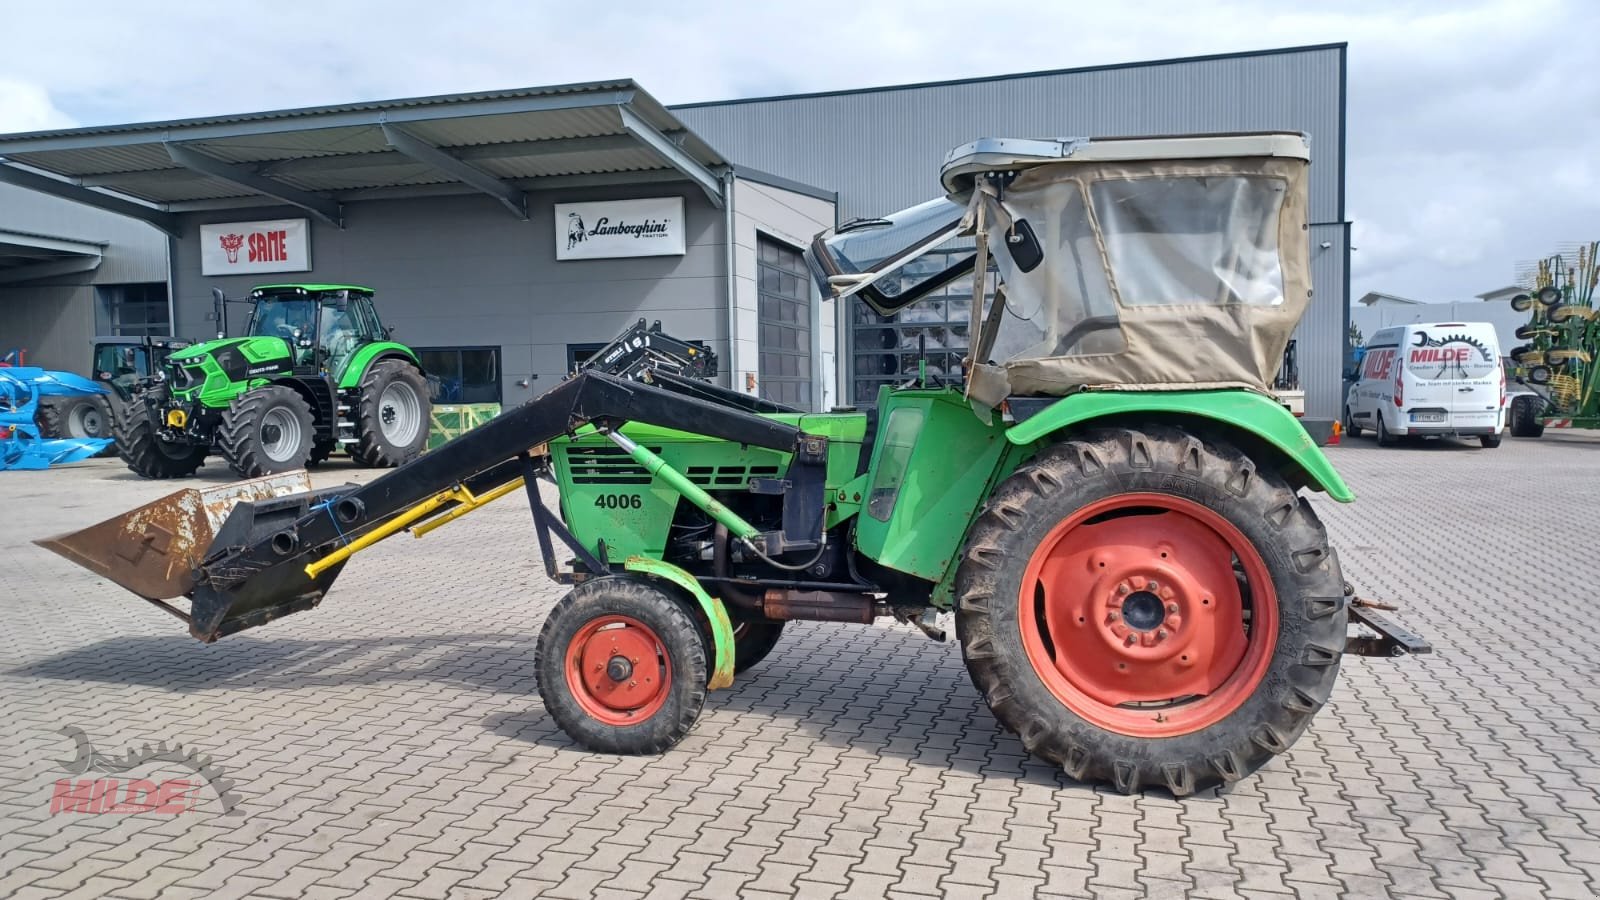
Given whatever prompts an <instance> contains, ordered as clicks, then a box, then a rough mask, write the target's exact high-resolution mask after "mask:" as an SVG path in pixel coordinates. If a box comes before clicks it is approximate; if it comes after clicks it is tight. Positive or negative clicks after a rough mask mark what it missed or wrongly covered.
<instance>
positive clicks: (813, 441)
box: [41, 371, 826, 641]
mask: <svg viewBox="0 0 1600 900" xmlns="http://www.w3.org/2000/svg"><path fill="white" fill-rule="evenodd" d="M626 422H639V423H644V424H650V425H656V426H660V427H665V428H672V429H676V430H680V431H685V432H691V433H694V434H701V435H706V436H709V437H715V438H720V439H722V440H727V441H732V442H736V443H741V444H748V445H751V446H756V447H764V448H767V449H771V450H776V451H779V452H782V453H786V454H791V455H792V456H793V460H794V465H819V464H820V460H822V459H825V457H826V439H824V438H821V437H816V436H808V435H803V434H802V432H801V431H800V429H798V428H796V427H794V426H793V425H789V424H787V423H784V422H779V421H775V420H773V419H769V418H765V417H763V416H759V415H756V414H753V413H751V412H747V411H745V410H742V409H738V408H734V407H730V406H727V405H722V404H718V403H715V402H711V401H709V400H704V399H699V398H697V397H692V396H685V395H683V394H679V393H675V392H673V391H670V390H667V389H664V388H662V387H656V386H653V385H649V384H640V383H638V382H630V381H627V380H624V379H621V378H617V377H615V376H612V375H607V374H603V373H599V372H593V371H586V372H580V373H578V374H577V375H574V376H573V377H572V378H570V379H568V380H567V381H564V382H562V383H561V384H559V385H557V386H556V387H554V388H553V389H551V390H550V391H548V392H546V393H545V394H543V395H541V396H539V397H537V398H535V399H533V400H530V401H528V402H527V403H524V404H522V405H521V406H519V407H516V408H514V409H512V410H510V411H508V412H506V413H504V414H503V415H501V416H499V417H497V418H495V419H493V420H491V421H489V422H488V423H486V424H484V425H482V426H479V427H478V428H475V429H473V430H472V431H469V432H467V433H466V434H464V435H462V436H461V437H458V438H456V439H455V440H453V441H450V442H448V443H446V444H445V445H443V446H442V447H439V448H437V449H435V450H432V451H430V452H429V453H427V454H425V455H423V456H422V457H419V458H418V459H416V460H415V461H413V462H410V463H407V464H406V465H403V466H401V467H399V468H397V469H395V470H394V471H392V472H389V473H388V474H386V475H384V476H383V477H381V478H378V479H376V480H374V481H372V482H371V483H369V484H366V485H360V486H351V487H349V488H335V489H331V490H324V491H320V492H311V493H302V494H295V495H291V496H287V497H278V498H274V499H263V500H259V501H256V502H245V503H239V504H238V505H237V506H235V507H234V508H233V511H232V512H231V514H229V515H228V517H227V519H226V520H225V521H223V523H222V525H221V527H220V528H218V529H217V531H216V533H215V536H214V538H212V540H211V541H210V543H209V546H208V547H205V548H203V549H200V548H196V549H195V555H194V557H193V558H177V557H176V556H172V555H168V554H167V553H166V550H167V548H168V547H176V546H178V545H179V544H181V542H171V541H168V540H166V539H164V538H163V537H162V534H163V533H164V534H168V535H170V534H171V533H173V532H174V531H175V530H176V529H172V528H168V529H165V530H162V529H161V528H160V527H159V526H157V528H156V530H155V531H152V530H151V523H150V522H148V521H146V520H145V518H144V517H142V516H141V514H142V513H143V511H142V510H136V511H135V512H134V513H130V514H128V515H126V516H123V517H119V519H118V520H112V521H111V522H108V523H102V524H101V525H97V526H92V527H91V528H89V529H86V530H85V531H83V532H78V533H76V534H72V535H64V536H61V537H58V538H52V539H49V540H48V541H42V542H41V543H42V544H43V545H44V546H46V547H48V548H50V549H52V550H55V551H56V552H59V553H62V554H63V555H66V556H68V558H70V559H73V560H74V561H75V562H79V563H80V564H85V565H90V563H88V562H86V560H89V559H92V560H93V561H94V564H92V565H90V567H91V568H93V569H94V570H95V571H97V572H99V573H100V574H102V575H104V576H106V577H108V578H110V579H112V580H113V581H116V582H117V583H119V584H122V585H123V586H124V587H128V588H129V589H130V590H133V591H134V592H135V593H139V594H140V595H141V596H144V597H145V598H146V599H149V600H152V601H160V600H163V599H169V598H172V597H177V596H187V597H188V598H189V599H190V600H191V601H192V604H191V607H190V612H189V613H188V614H187V616H184V614H183V613H181V612H180V611H179V610H177V609H176V608H175V607H170V606H169V607H166V608H167V609H168V611H170V612H174V613H176V614H178V615H180V616H181V617H185V618H187V619H188V621H189V626H190V632H191V633H192V634H193V635H194V636H195V637H197V638H200V639H201V640H204V641H212V640H215V639H217V638H218V637H220V636H222V635H225V634H230V633H233V632H235V631H239V630H241V629H243V628H249V627H253V626H255V625H260V624H264V623H265V622H268V621H271V620H272V619H274V618H277V617H279V616H282V615H287V614H289V613H292V612H296V611H299V610H302V609H308V608H310V607H312V606H315V605H316V604H317V603H318V602H320V600H321V598H322V596H323V595H324V594H325V593H326V592H327V590H328V588H329V586H330V585H331V584H332V582H333V580H334V579H335V578H336V577H337V576H338V574H339V571H340V569H341V568H342V565H343V559H342V556H347V555H348V552H346V553H343V554H340V555H341V558H340V559H339V560H338V561H331V562H330V563H329V564H327V565H318V562H319V561H320V560H322V559H323V558H324V557H329V556H333V555H335V554H337V553H338V551H340V549H341V548H345V547H348V546H349V545H351V544H352V543H354V542H356V541H360V540H361V539H362V538H363V536H367V535H375V534H377V532H380V531H381V532H383V533H382V534H377V536H378V537H380V538H381V537H383V536H387V535H388V534H390V533H393V532H395V531H398V530H400V527H405V526H409V525H410V524H412V523H417V524H424V520H426V519H428V518H430V517H434V516H442V515H449V514H450V512H451V511H452V509H453V508H455V507H457V506H459V505H461V504H463V503H465V504H467V505H472V506H476V505H478V504H479V503H481V502H487V500H486V499H485V498H488V499H492V497H493V496H499V495H500V494H503V493H508V492H509V491H508V490H506V487H505V486H506V485H508V484H512V483H515V482H516V481H517V480H518V479H523V478H526V477H527V475H528V474H529V473H530V471H531V465H532V459H531V456H530V451H531V450H532V449H533V448H534V447H536V446H538V445H539V444H543V443H545V442H547V441H549V440H551V439H552V438H555V437H558V436H560V435H563V434H569V433H571V432H572V431H574V430H576V429H577V428H579V427H581V426H584V425H594V426H596V427H598V428H600V429H602V430H607V431H613V430H615V429H616V428H618V427H620V426H621V425H622V424H624V423H626ZM806 480H807V481H809V480H810V479H806ZM820 483H821V482H820V480H818V481H817V484H818V485H820ZM528 488H529V490H530V492H531V491H534V490H536V488H535V487H534V486H533V485H532V484H531V483H529V484H528ZM441 495H443V496H441ZM686 496H688V495H686ZM688 499H689V500H690V502H698V501H697V500H696V498H695V497H692V496H690V497H688ZM816 505H817V506H818V508H819V509H820V506H821V503H820V498H817V504H816ZM419 508H421V509H422V514H420V515H410V516H408V515H407V513H408V511H412V512H415V511H416V510H418V509H419ZM401 518H404V519H405V521H404V524H403V525H402V526H400V527H395V528H386V525H387V524H393V523H391V520H398V519H401ZM119 520H121V521H119ZM135 520H138V521H135ZM426 524H431V523H426ZM129 528H134V529H136V530H139V531H138V533H137V534H130V535H129V537H130V539H131V543H130V544H128V545H126V546H120V547H118V548H116V550H115V552H111V548H107V547H104V546H95V544H96V542H97V541H100V542H101V543H103V538H100V537H97V536H96V535H97V534H98V535H104V534H106V533H108V532H126V531H128V530H129ZM751 530H753V529H751ZM158 532H159V533H158ZM130 547H132V548H134V552H130V550H129V548H130ZM156 568H159V569H161V570H162V571H163V572H165V573H174V572H176V573H182V572H185V571H188V572H189V573H190V575H189V577H187V578H186V577H184V576H183V575H181V574H178V575H177V576H176V577H175V578H169V579H167V580H165V581H162V582H161V587H160V588H159V589H157V590H154V591H153V590H151V588H150V587H149V585H150V584H152V581H151V579H150V578H149V577H148V575H149V573H148V572H147V571H146V570H150V569H156ZM308 570H309V571H308ZM155 593H159V594H161V595H162V596H160V597H158V596H153V594H155ZM163 605H164V604H163Z"/></svg>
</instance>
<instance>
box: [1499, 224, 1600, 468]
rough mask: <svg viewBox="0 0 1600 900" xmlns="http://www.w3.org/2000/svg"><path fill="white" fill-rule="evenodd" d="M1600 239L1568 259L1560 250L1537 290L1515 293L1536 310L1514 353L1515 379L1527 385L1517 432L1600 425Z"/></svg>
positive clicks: (1515, 417) (1516, 411)
mask: <svg viewBox="0 0 1600 900" xmlns="http://www.w3.org/2000/svg"><path fill="white" fill-rule="evenodd" d="M1597 254H1600V241H1596V242H1593V243H1589V244H1586V245H1583V246H1581V247H1579V248H1578V252H1577V258H1576V261H1575V262H1573V263H1571V264H1569V263H1568V261H1567V260H1566V259H1564V258H1563V257H1562V256H1560V255H1556V256H1552V257H1550V258H1548V259H1545V260H1541V261H1540V262H1539V266H1538V270H1537V272H1536V274H1535V276H1534V278H1535V281H1534V287H1533V290H1532V291H1531V292H1529V293H1526V294H1518V295H1517V296H1515V297H1513V298H1511V306H1512V308H1513V309H1515V310H1517V311H1518V312H1530V313H1531V316H1530V317H1529V320H1528V323H1527V324H1526V325H1523V326H1521V327H1520V328H1518V329H1517V337H1518V338H1519V339H1520V340H1524V341H1526V342H1527V343H1525V344H1521V345H1519V346H1517V347H1515V348H1514V349H1512V351H1511V353H1510V357H1511V363H1512V365H1513V369H1512V373H1511V374H1512V378H1513V379H1514V380H1515V381H1517V382H1519V383H1521V384H1522V385H1524V386H1525V387H1526V388H1528V390H1525V391H1523V392H1521V393H1519V394H1517V395H1516V396H1514V397H1513V398H1512V400H1511V408H1510V409H1509V410H1508V411H1507V420H1508V423H1509V426H1510V429H1511V433H1512V434H1513V435H1515V436H1517V437H1539V436H1540V435H1542V434H1543V433H1544V430H1545V429H1546V428H1600V365H1597V361H1600V309H1596V307H1595V289H1596V287H1597V286H1600V260H1597V259H1596V255H1597Z"/></svg>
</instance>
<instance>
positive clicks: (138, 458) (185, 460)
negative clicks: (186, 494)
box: [111, 401, 207, 478]
mask: <svg viewBox="0 0 1600 900" xmlns="http://www.w3.org/2000/svg"><path fill="white" fill-rule="evenodd" d="M111 434H112V436H113V437H115V438H116V439H117V442H116V445H115V446H116V448H117V455H118V456H121V457H122V461H123V462H125V463H127V464H128V468H130V469H132V470H133V471H135V472H137V473H138V474H140V475H142V476H144V477H145V478H188V477H189V476H190V475H193V474H194V473H195V470H196V469H199V468H200V466H201V465H203V464H204V463H205V461H206V450H207V448H205V447H203V446H200V445H198V444H176V443H169V442H167V441H163V440H162V439H161V436H160V435H159V434H157V433H156V423H155V420H154V419H153V418H152V417H151V413H150V408H149V407H148V406H146V405H145V404H144V403H143V402H140V401H133V402H130V403H123V402H121V401H113V402H112V408H111Z"/></svg>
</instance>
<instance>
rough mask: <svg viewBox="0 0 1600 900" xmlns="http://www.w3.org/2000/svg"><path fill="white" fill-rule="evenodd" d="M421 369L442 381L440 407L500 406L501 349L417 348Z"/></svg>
mask: <svg viewBox="0 0 1600 900" xmlns="http://www.w3.org/2000/svg"><path fill="white" fill-rule="evenodd" d="M416 351H417V356H418V358H420V359H421V360H422V368H423V369H424V370H425V371H426V372H427V373H428V374H429V375H431V376H434V377H436V378H438V379H439V398H438V401H437V402H439V403H499V402H500V348H499V347H417V348H416Z"/></svg>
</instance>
